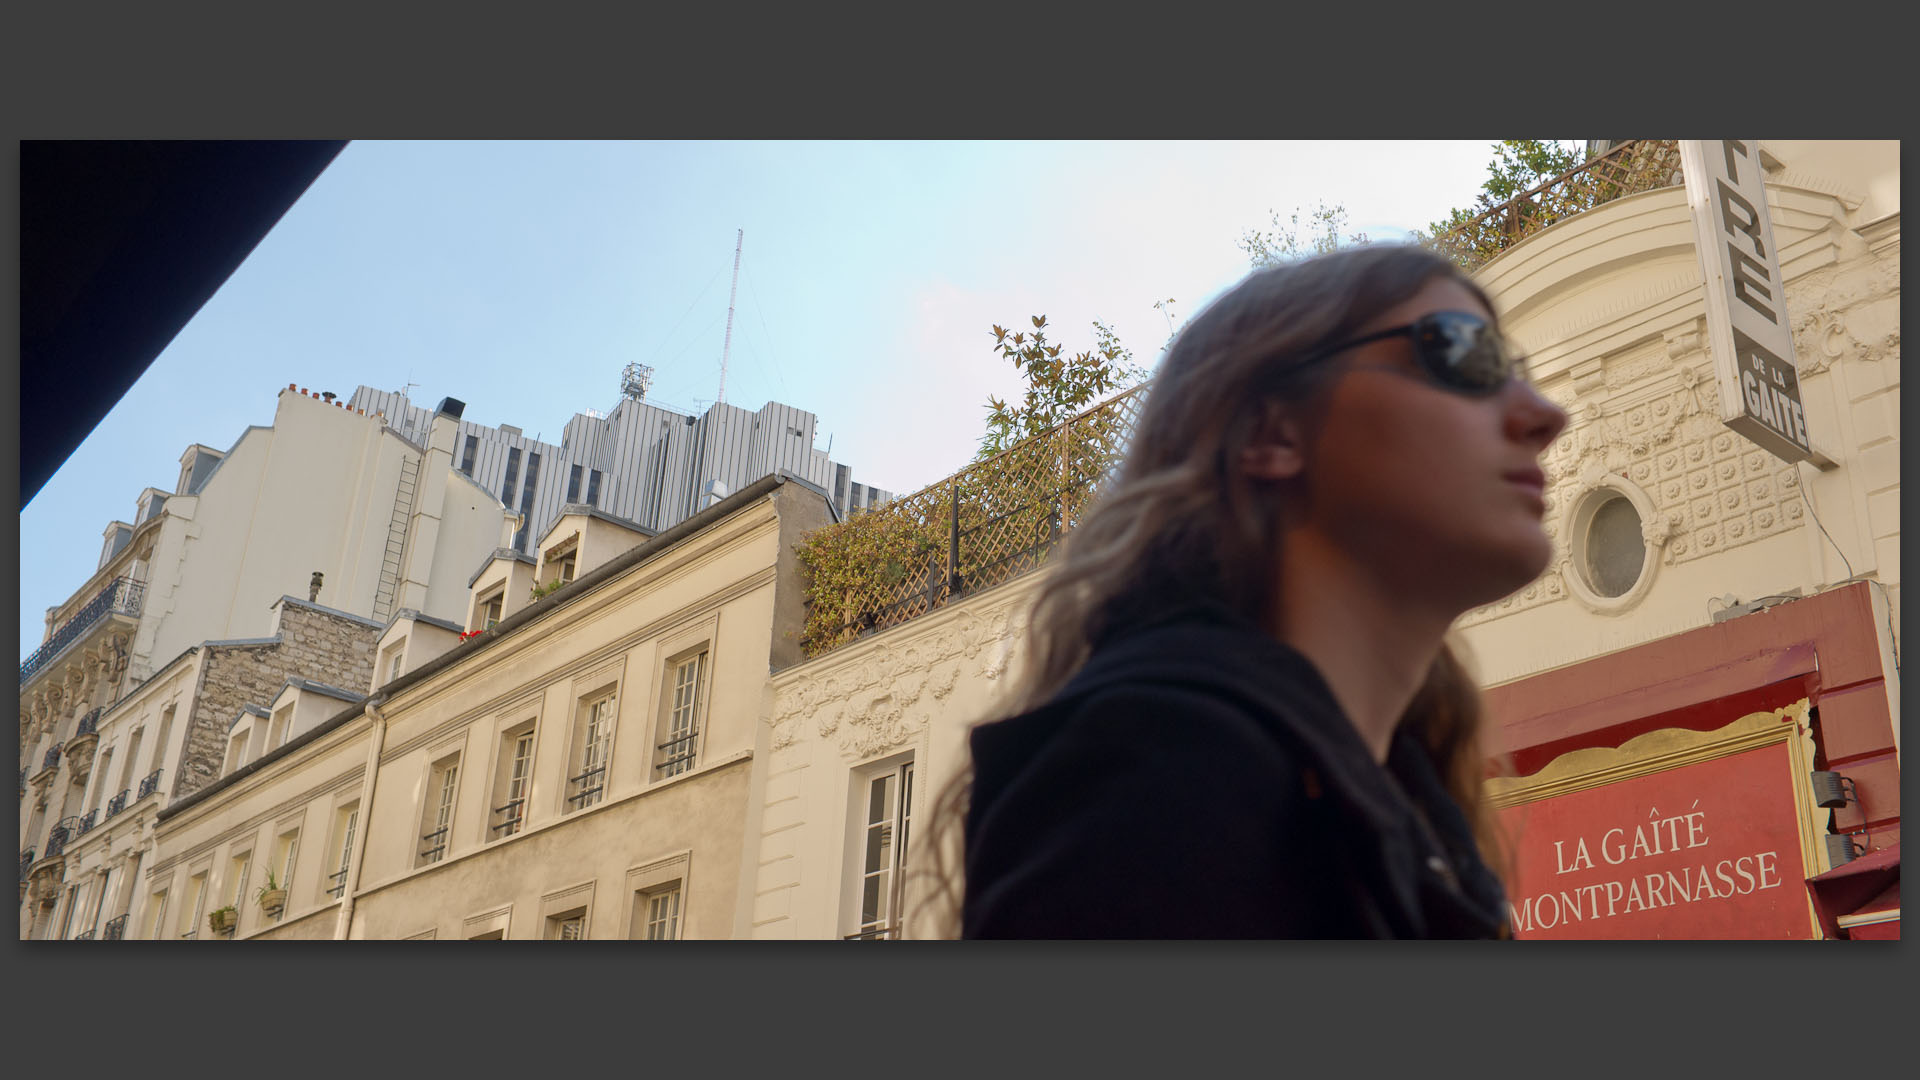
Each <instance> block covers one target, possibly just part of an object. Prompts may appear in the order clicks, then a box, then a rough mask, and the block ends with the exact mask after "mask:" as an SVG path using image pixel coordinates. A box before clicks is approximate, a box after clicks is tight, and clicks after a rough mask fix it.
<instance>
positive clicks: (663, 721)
mask: <svg viewBox="0 0 1920 1080" xmlns="http://www.w3.org/2000/svg"><path fill="white" fill-rule="evenodd" d="M709 655H710V654H709V652H708V649H707V647H706V646H705V645H704V644H703V645H701V646H699V647H698V648H696V649H693V650H690V651H688V652H685V653H681V654H679V655H675V656H673V657H671V658H670V659H669V660H668V661H667V664H666V678H665V679H664V680H662V689H663V691H664V694H665V698H666V701H665V706H664V710H663V715H662V716H661V718H660V724H659V733H660V734H659V738H658V739H656V740H655V743H654V760H653V771H654V775H655V776H656V777H658V778H659V779H662V780H664V779H666V778H667V777H670V776H678V775H679V774H681V773H683V772H687V771H689V770H691V769H692V768H693V767H694V765H695V764H696V763H697V762H698V760H699V757H700V735H701V731H702V729H703V727H704V726H705V724H704V721H705V712H706V708H705V706H706V703H707V702H706V698H707V681H708V678H709V672H708V670H707V668H708V658H709Z"/></svg>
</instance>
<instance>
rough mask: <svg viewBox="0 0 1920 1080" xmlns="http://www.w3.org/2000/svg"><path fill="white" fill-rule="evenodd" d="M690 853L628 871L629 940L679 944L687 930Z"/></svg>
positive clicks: (658, 860) (683, 853)
mask: <svg viewBox="0 0 1920 1080" xmlns="http://www.w3.org/2000/svg"><path fill="white" fill-rule="evenodd" d="M691 860H692V854H691V853H690V852H681V853H679V854H677V855H670V856H668V857H666V858H663V859H656V860H654V861H653V862H650V863H647V864H645V865H643V866H636V867H634V868H633V869H631V870H628V871H627V895H628V896H629V897H631V899H632V902H631V905H630V907H629V908H628V914H627V937H628V938H630V939H632V940H635V941H678V940H680V937H681V934H682V932H683V930H684V925H683V923H682V918H683V916H684V914H685V912H684V910H683V904H684V903H685V898H686V890H687V881H688V869H689V867H690V864H691Z"/></svg>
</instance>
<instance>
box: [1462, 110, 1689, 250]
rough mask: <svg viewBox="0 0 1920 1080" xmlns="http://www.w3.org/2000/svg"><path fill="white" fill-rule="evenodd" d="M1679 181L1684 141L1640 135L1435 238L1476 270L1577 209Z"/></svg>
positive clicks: (1566, 217) (1671, 184) (1589, 208)
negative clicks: (1681, 146) (1640, 136)
mask: <svg viewBox="0 0 1920 1080" xmlns="http://www.w3.org/2000/svg"><path fill="white" fill-rule="evenodd" d="M1680 183H1681V176H1680V144H1679V143H1678V142H1675V141H1673V140H1671V139H1636V140H1633V141H1632V142H1624V143H1621V144H1620V145H1619V146H1616V147H1614V148H1613V149H1612V150H1609V151H1607V152H1606V153H1604V154H1601V155H1600V156H1599V157H1596V158H1594V159H1592V160H1591V161H1588V162H1586V163H1585V164H1583V165H1580V166H1578V167H1577V168H1573V169H1569V170H1568V171H1566V172H1564V173H1561V174H1560V175H1559V176H1556V177H1554V178H1553V179H1551V180H1548V181H1547V182H1546V183H1544V184H1541V185H1539V186H1538V187H1535V188H1532V189H1530V190H1528V191H1524V192H1522V193H1520V194H1519V195H1515V196H1514V197H1513V198H1511V199H1508V200H1507V201H1506V202H1503V203H1501V204H1500V205H1498V206H1494V207H1491V208H1489V209H1487V210H1484V211H1482V212H1481V213H1480V214H1478V215H1476V216H1475V217H1472V218H1469V219H1468V220H1467V221H1465V222H1462V223H1461V224H1459V225H1457V226H1455V227H1454V228H1452V229H1449V230H1447V231H1446V232H1443V233H1440V234H1439V235H1437V236H1435V237H1434V238H1433V240H1432V244H1433V247H1434V248H1435V249H1437V250H1438V251H1440V252H1441V253H1442V254H1444V255H1446V256H1448V257H1449V258H1451V259H1453V260H1454V261H1455V262H1457V263H1459V264H1460V265H1461V266H1463V267H1465V268H1467V269H1468V270H1473V269H1476V268H1478V267H1480V266H1482V265H1484V264H1485V263H1487V262H1490V261H1492V259H1493V258H1494V257H1495V256H1497V255H1499V254H1500V253H1501V252H1503V251H1505V250H1507V249H1508V248H1510V247H1512V246H1514V245H1515V244H1518V243H1519V242H1520V241H1522V240H1525V239H1526V238H1527V237H1529V236H1532V235H1533V234H1534V233H1537V232H1539V231H1541V230H1542V229H1545V228H1547V227H1548V226H1550V225H1555V224H1558V223H1560V222H1562V221H1565V220H1567V219H1568V218H1570V217H1573V216H1574V215H1575V214H1579V213H1581V212H1583V211H1586V210H1591V209H1593V208H1594V207H1596V206H1599V205H1600V204H1602V203H1606V202H1611V201H1613V200H1614V199H1618V198H1620V197H1621V196H1623V195H1636V194H1638V193H1640V192H1642V191H1652V190H1654V189H1656V188H1664V187H1676V186H1678V185H1679V184H1680Z"/></svg>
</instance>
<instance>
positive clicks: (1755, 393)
mask: <svg viewBox="0 0 1920 1080" xmlns="http://www.w3.org/2000/svg"><path fill="white" fill-rule="evenodd" d="M1680 167H1681V170H1682V172H1683V174H1684V175H1685V177H1686V185H1687V206H1688V208H1689V209H1690V210H1691V211H1692V212H1693V232H1694V239H1695V242H1696V243H1697V244H1698V245H1699V249H1700V269H1701V271H1702V272H1703V274H1704V275H1705V277H1706V293H1707V340H1708V341H1709V343H1710V344H1711V345H1712V347H1713V366H1714V371H1715V373H1716V374H1717V375H1718V376H1719V386H1720V420H1721V422H1722V423H1724V424H1726V425H1727V426H1728V427H1730V428H1732V429H1733V430H1734V431H1737V432H1739V433H1740V434H1741V435H1744V436H1746V437H1747V438H1748V439H1749V440H1751V441H1752V442H1754V443H1755V444H1756V445H1758V446H1760V447H1761V448H1762V449H1765V450H1767V451H1769V452H1771V453H1772V454H1773V455H1774V456H1776V457H1778V458H1780V459H1781V460H1783V461H1801V460H1804V459H1805V458H1807V457H1809V456H1811V454H1812V452H1813V448H1812V445H1811V444H1810V443H1809V441H1808V439H1807V417H1806V412H1805V410H1804V409H1803V408H1802V407H1801V404H1800V379H1799V376H1798V375H1797V374H1796V373H1795V371H1794V366H1793V331H1792V329H1791V328H1790V326H1789V324H1788V322H1787V309H1786V299H1787V297H1786V283H1785V281H1784V280H1783V279H1782V278H1781V276H1780V253H1779V251H1778V250H1777V249H1776V248H1775V247H1774V244H1773V222H1772V221H1771V220H1770V219H1769V218H1768V216H1767V192H1766V187H1765V184H1764V183H1763V177H1762V173H1761V169H1760V144H1759V143H1758V142H1757V141H1754V140H1751V139H1749V140H1746V141H1738V140H1733V139H1727V140H1722V141H1710V142H1697V141H1696V142H1689V141H1684V140H1683V141H1682V142H1681V143H1680Z"/></svg>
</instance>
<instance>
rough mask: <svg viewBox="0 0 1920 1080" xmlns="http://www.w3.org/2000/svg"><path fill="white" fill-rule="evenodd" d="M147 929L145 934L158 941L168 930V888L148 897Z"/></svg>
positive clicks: (148, 937)
mask: <svg viewBox="0 0 1920 1080" xmlns="http://www.w3.org/2000/svg"><path fill="white" fill-rule="evenodd" d="M147 910H148V915H147V929H146V931H145V934H144V935H143V936H145V937H146V939H147V940H148V941H158V940H159V939H160V937H161V935H163V934H165V933H166V930H167V890H165V889H161V890H160V891H159V892H156V893H154V894H153V895H151V896H149V897H147Z"/></svg>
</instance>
